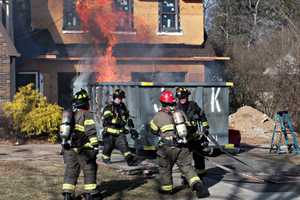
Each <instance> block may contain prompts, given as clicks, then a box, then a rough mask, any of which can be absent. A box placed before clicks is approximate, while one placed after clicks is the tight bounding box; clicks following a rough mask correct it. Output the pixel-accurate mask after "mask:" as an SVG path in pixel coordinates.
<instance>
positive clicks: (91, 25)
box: [76, 0, 125, 82]
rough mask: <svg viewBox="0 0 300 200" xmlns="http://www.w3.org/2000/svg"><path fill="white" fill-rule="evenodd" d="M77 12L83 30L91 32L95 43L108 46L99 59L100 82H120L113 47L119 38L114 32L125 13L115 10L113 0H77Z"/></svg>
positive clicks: (97, 64)
mask: <svg viewBox="0 0 300 200" xmlns="http://www.w3.org/2000/svg"><path fill="white" fill-rule="evenodd" d="M76 11H77V13H78V15H79V17H80V19H81V22H82V26H83V29H84V30H86V31H89V34H90V35H91V37H92V41H93V43H94V44H95V45H96V46H98V45H99V44H101V43H105V44H106V49H105V51H104V53H103V54H102V55H101V56H100V57H99V58H98V61H97V63H96V68H97V69H96V70H97V71H100V72H99V73H98V76H97V81H98V82H113V81H118V80H120V79H119V77H120V74H119V73H118V70H117V65H116V58H115V57H114V56H113V47H114V46H115V45H116V43H117V38H116V36H115V34H113V32H115V31H116V30H117V27H118V23H119V19H121V18H122V17H123V18H124V17H125V13H123V12H120V11H116V10H114V9H113V1H112V0H77V2H76Z"/></svg>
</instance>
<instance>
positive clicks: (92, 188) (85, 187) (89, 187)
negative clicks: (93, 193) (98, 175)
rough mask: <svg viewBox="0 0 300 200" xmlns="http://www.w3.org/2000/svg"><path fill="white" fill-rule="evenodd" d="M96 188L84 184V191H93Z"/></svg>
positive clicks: (94, 185) (93, 185) (92, 185)
mask: <svg viewBox="0 0 300 200" xmlns="http://www.w3.org/2000/svg"><path fill="white" fill-rule="evenodd" d="M96 187H97V185H96V184H85V185H84V189H85V190H95V189H96Z"/></svg>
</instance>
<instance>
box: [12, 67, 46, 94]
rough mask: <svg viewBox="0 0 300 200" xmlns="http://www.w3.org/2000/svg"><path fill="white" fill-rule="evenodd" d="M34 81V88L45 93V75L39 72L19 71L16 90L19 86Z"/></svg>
mask: <svg viewBox="0 0 300 200" xmlns="http://www.w3.org/2000/svg"><path fill="white" fill-rule="evenodd" d="M29 83H33V86H34V87H33V88H34V89H37V90H38V91H39V92H40V93H41V94H43V92H44V90H43V88H44V85H43V75H42V74H41V73H39V72H18V73H17V75H16V91H18V88H19V87H22V86H25V85H28V84H29Z"/></svg>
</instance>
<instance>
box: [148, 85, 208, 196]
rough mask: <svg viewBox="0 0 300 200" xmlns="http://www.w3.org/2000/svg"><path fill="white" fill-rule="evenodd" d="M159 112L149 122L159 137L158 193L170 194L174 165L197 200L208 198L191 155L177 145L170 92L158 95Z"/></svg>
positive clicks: (185, 148)
mask: <svg viewBox="0 0 300 200" xmlns="http://www.w3.org/2000/svg"><path fill="white" fill-rule="evenodd" d="M160 102H161V105H162V108H161V110H160V111H159V112H158V113H156V115H155V116H154V118H153V119H152V120H151V121H150V130H151V131H152V133H153V134H155V135H158V136H159V142H158V147H157V155H158V165H159V173H160V183H161V187H160V190H159V191H160V192H161V193H166V194H172V192H173V183H172V168H173V166H174V164H176V165H177V166H178V167H179V170H180V171H181V172H182V173H183V175H184V176H185V177H186V178H187V180H188V182H189V185H190V187H191V188H192V190H193V191H196V194H197V197H198V198H203V197H207V196H209V192H208V189H207V188H206V187H205V186H204V185H203V183H202V181H201V180H200V178H199V177H198V176H197V173H196V172H195V171H194V169H193V167H192V154H191V152H190V151H189V149H188V148H187V147H186V145H185V144H184V143H183V144H182V143H179V142H178V141H180V138H179V136H178V134H177V133H176V126H175V122H174V121H175V120H174V117H173V113H174V112H175V111H174V110H175V105H176V100H175V97H174V96H173V94H172V92H171V91H168V90H165V91H163V92H162V93H161V95H160Z"/></svg>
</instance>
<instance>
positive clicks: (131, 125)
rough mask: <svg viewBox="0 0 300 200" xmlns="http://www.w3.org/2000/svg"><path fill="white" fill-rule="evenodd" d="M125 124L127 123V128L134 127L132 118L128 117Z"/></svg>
mask: <svg viewBox="0 0 300 200" xmlns="http://www.w3.org/2000/svg"><path fill="white" fill-rule="evenodd" d="M127 124H128V127H129V128H134V123H133V121H132V119H128V121H127Z"/></svg>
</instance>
